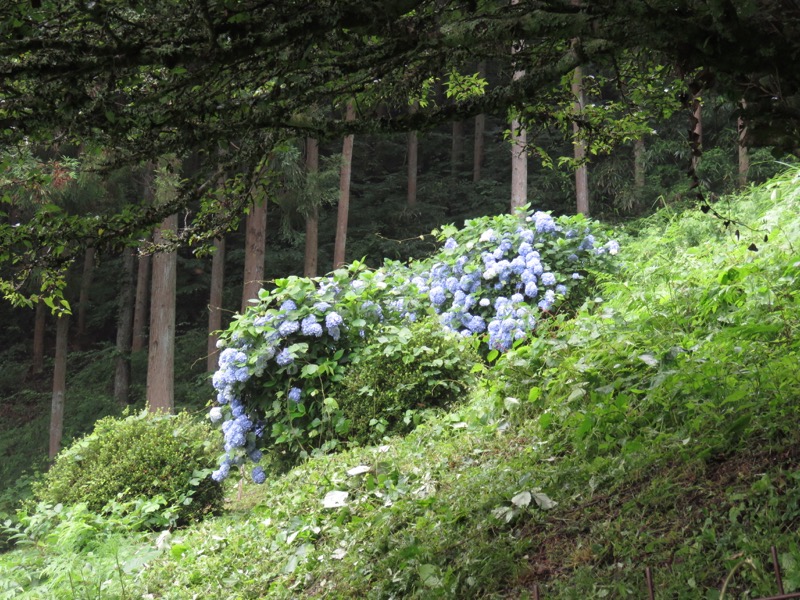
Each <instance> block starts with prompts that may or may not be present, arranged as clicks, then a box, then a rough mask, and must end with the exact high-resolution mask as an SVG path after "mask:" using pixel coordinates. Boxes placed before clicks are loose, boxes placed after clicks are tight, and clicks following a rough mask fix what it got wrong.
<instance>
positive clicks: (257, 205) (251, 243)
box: [241, 192, 267, 314]
mask: <svg viewBox="0 0 800 600" xmlns="http://www.w3.org/2000/svg"><path fill="white" fill-rule="evenodd" d="M256 194H257V195H256V199H255V200H254V201H253V205H252V206H251V207H250V212H249V213H248V215H247V224H246V230H245V240H244V245H245V249H244V286H243V287H242V309H241V312H242V314H244V312H245V310H247V307H248V306H252V303H251V302H249V300H250V299H252V298H258V291H259V290H260V289H261V287H262V284H263V281H264V259H265V257H266V251H267V249H266V242H267V199H266V197H265V196H263V193H262V192H256Z"/></svg>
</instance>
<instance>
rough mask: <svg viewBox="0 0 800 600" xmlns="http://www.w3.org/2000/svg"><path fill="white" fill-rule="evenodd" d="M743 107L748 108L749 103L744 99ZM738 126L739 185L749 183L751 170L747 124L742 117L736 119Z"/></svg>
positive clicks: (742, 185)
mask: <svg viewBox="0 0 800 600" xmlns="http://www.w3.org/2000/svg"><path fill="white" fill-rule="evenodd" d="M741 105H742V108H746V107H747V104H746V103H745V101H744V100H742V102H741ZM736 126H737V127H736V128H737V131H738V133H739V144H738V147H739V177H738V179H737V182H738V184H739V187H744V186H746V185H747V175H748V173H749V172H750V153H749V152H748V150H747V124H746V123H745V122H744V119H742V117H739V118H738V119H737V121H736Z"/></svg>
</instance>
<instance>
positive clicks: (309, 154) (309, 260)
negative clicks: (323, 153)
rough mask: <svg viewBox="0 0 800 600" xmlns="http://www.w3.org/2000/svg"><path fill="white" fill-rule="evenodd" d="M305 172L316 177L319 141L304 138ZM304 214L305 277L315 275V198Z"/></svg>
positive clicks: (317, 224)
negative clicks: (306, 214)
mask: <svg viewBox="0 0 800 600" xmlns="http://www.w3.org/2000/svg"><path fill="white" fill-rule="evenodd" d="M306 173H307V174H308V176H309V177H316V176H317V173H319V141H318V140H316V139H314V138H306ZM313 202H314V205H313V206H312V207H311V208H310V209H309V212H308V216H306V251H305V259H304V261H303V274H304V275H305V276H306V277H316V276H317V260H318V256H319V205H318V204H317V201H316V199H314V200H313Z"/></svg>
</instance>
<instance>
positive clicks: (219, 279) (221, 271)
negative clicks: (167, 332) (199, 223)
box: [206, 237, 225, 372]
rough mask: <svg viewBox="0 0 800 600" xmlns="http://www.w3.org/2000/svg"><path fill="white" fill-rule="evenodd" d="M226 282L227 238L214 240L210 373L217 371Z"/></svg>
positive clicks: (209, 315)
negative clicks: (223, 295)
mask: <svg viewBox="0 0 800 600" xmlns="http://www.w3.org/2000/svg"><path fill="white" fill-rule="evenodd" d="M224 282H225V238H224V237H221V238H216V239H214V255H213V256H212V257H211V290H210V293H209V299H208V352H207V354H208V359H207V361H208V362H207V364H206V369H207V370H208V371H209V372H213V371H216V370H217V356H218V355H219V350H217V340H218V339H219V335H218V334H217V333H216V332H217V331H219V330H220V329H222V291H223V289H224Z"/></svg>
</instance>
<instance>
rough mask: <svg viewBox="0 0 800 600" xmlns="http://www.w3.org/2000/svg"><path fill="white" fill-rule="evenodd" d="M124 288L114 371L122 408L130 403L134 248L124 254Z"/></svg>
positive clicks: (115, 394) (126, 250)
mask: <svg viewBox="0 0 800 600" xmlns="http://www.w3.org/2000/svg"><path fill="white" fill-rule="evenodd" d="M122 271H123V279H122V288H121V289H120V293H119V305H118V310H119V312H118V314H117V358H116V365H115V369H114V400H115V401H116V402H117V404H119V405H120V406H121V407H123V408H124V407H125V406H127V405H128V404H129V403H130V387H131V339H132V337H133V304H134V295H135V293H136V289H135V288H136V262H135V258H134V256H133V249H132V248H125V250H124V251H123V252H122Z"/></svg>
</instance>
